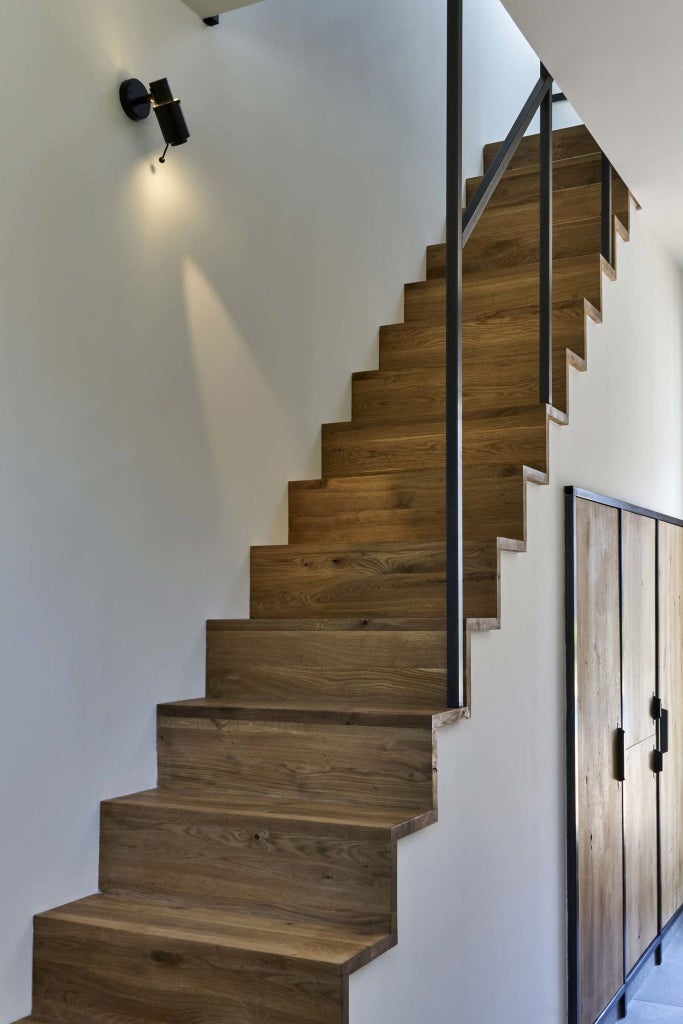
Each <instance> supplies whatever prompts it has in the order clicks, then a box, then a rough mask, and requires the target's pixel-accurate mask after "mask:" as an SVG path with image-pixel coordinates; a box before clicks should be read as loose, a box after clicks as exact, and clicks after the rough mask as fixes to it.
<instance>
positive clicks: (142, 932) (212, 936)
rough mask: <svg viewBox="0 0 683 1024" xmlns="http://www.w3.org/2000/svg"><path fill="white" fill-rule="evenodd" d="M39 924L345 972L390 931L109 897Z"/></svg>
mask: <svg viewBox="0 0 683 1024" xmlns="http://www.w3.org/2000/svg"><path fill="white" fill-rule="evenodd" d="M37 920H38V921H44V922H46V923H51V922H68V923H70V924H72V925H85V926H89V927H92V928H97V929H104V930H107V931H115V932H121V931H122V932H132V933H133V934H135V935H137V936H145V937H147V938H152V939H160V940H162V941H163V940H165V939H166V940H169V939H173V940H176V941H181V942H189V943H195V944H196V943H199V944H201V945H202V946H215V947H220V948H222V949H233V950H239V951H241V952H249V953H253V954H256V955H259V954H260V955H263V954H267V955H269V956H272V957H282V958H284V959H286V960H288V961H293V962H296V961H304V962H307V963H312V964H327V965H332V966H336V967H338V968H340V969H341V970H345V969H346V970H347V969H349V968H351V967H352V966H358V965H359V964H360V962H365V959H366V957H367V958H368V959H369V958H370V955H371V952H372V950H373V947H374V946H376V945H377V944H382V945H385V944H386V942H387V936H386V934H384V933H378V934H376V935H374V936H373V935H368V934H365V933H363V932H358V931H355V930H354V929H352V928H349V927H345V926H343V925H337V924H334V925H333V924H314V923H310V922H305V921H298V920H288V921H285V920H283V919H281V918H274V917H268V916H267V915H261V914H258V915H256V914H238V913H234V912H232V911H229V910H223V909H221V910H214V909H211V908H205V907H202V908H198V907H189V906H183V907H175V906H165V905H163V904H161V903H153V902H146V901H143V900H140V899H137V898H136V899H133V898H127V897H120V896H111V895H108V894H104V893H98V894H96V895H94V896H88V897H86V898H85V899H83V900H78V901H77V902H75V903H70V904H67V905H65V906H63V907H58V908H57V909H56V910H50V911H47V913H45V914H39V915H38V918H37Z"/></svg>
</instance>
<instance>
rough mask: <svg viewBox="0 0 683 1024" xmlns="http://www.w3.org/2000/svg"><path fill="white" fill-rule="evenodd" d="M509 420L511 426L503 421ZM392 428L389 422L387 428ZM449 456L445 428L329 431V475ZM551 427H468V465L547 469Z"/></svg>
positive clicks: (434, 463) (412, 465) (414, 465)
mask: <svg viewBox="0 0 683 1024" xmlns="http://www.w3.org/2000/svg"><path fill="white" fill-rule="evenodd" d="M504 426H505V430H503V427H504ZM386 429H387V430H388V429H389V428H386ZM444 459H445V436H444V434H440V435H438V436H437V435H434V434H429V435H425V436H423V437H420V436H413V437H410V436H407V437H399V438H394V437H391V436H390V435H389V436H387V437H386V438H381V437H377V436H374V435H372V436H369V437H364V436H363V434H362V432H361V431H348V432H347V433H346V434H345V433H343V432H342V431H341V430H338V431H336V432H335V433H334V434H332V433H331V434H330V435H329V436H328V437H327V438H326V437H325V435H323V473H324V475H325V476H358V475H360V474H362V473H397V472H401V471H403V470H417V469H419V468H420V467H421V466H423V467H425V468H426V469H440V468H441V467H442V466H443V464H444ZM547 461H548V460H547V429H546V428H545V427H542V426H533V427H527V428H509V429H508V427H507V425H503V424H502V423H501V424H500V426H498V427H496V426H494V427H485V428H484V427H481V426H478V427H477V428H476V432H475V430H474V428H472V427H471V426H470V425H469V424H467V423H466V424H465V426H464V428H463V463H464V465H465V466H482V465H490V466H502V465H510V464H515V463H517V464H519V465H525V466H529V467H531V468H532V469H537V470H539V471H540V472H542V473H545V472H547Z"/></svg>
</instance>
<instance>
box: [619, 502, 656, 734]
mask: <svg viewBox="0 0 683 1024" xmlns="http://www.w3.org/2000/svg"><path fill="white" fill-rule="evenodd" d="M621 537H622V549H621V550H622V581H623V593H622V601H623V605H622V607H623V632H622V637H623V641H622V642H623V663H622V673H623V674H622V685H623V693H624V729H625V730H626V746H627V747H631V746H633V745H634V744H635V743H640V742H642V740H644V739H646V738H647V737H648V736H651V735H652V734H653V732H654V731H655V724H654V721H653V718H652V698H653V697H654V695H655V669H656V629H657V626H656V588H657V571H656V540H657V524H656V523H655V521H654V519H648V518H647V517H646V516H640V515H635V514H634V513H632V512H622V521H621Z"/></svg>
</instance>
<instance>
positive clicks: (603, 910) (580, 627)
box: [576, 499, 624, 1024]
mask: <svg viewBox="0 0 683 1024" xmlns="http://www.w3.org/2000/svg"><path fill="white" fill-rule="evenodd" d="M576 538H577V541H576V543H577V608H578V617H577V624H576V657H577V700H578V715H577V764H578V772H577V777H578V793H577V819H578V847H579V894H578V895H579V972H580V978H581V989H580V1021H581V1024H593V1021H594V1020H595V1019H596V1017H597V1016H598V1015H599V1013H600V1012H601V1011H602V1009H603V1008H604V1007H605V1006H606V1005H607V1003H608V1002H609V1001H610V999H611V998H612V996H613V994H614V993H615V992H616V991H617V990H618V989H619V988H620V986H621V984H622V982H623V980H624V973H623V914H624V904H623V894H622V877H623V874H622V872H623V858H622V801H621V786H620V783H619V782H617V781H616V779H615V762H614V747H613V741H614V735H615V730H616V728H617V727H618V726H619V725H620V723H621V682H620V640H619V621H620V610H619V513H618V511H617V510H616V509H612V508H608V507H606V506H604V505H599V504H597V503H595V502H591V501H585V500H583V499H578V500H577V502H576Z"/></svg>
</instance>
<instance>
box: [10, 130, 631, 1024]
mask: <svg viewBox="0 0 683 1024" xmlns="http://www.w3.org/2000/svg"><path fill="white" fill-rule="evenodd" d="M496 149H497V146H496V145H493V146H487V147H486V150H485V166H488V165H489V164H490V162H491V160H492V159H493V156H494V154H495V152H496ZM600 175H601V154H600V151H599V148H598V146H597V144H596V143H595V141H594V140H593V139H592V137H591V136H590V134H589V133H588V131H587V130H586V129H585V128H583V127H578V128H569V129H564V130H562V131H558V132H556V133H554V190H555V193H554V195H555V203H554V228H555V232H554V238H555V241H554V245H555V251H554V267H553V272H554V310H553V321H554V365H553V382H554V390H553V394H554V405H553V406H552V407H550V406H544V405H540V404H539V403H538V398H537V396H538V387H539V370H538V309H539V268H538V263H539V244H538V237H539V211H538V189H539V184H538V180H539V179H538V137H527V138H526V139H525V140H524V141H523V142H522V144H521V146H520V148H519V149H518V151H517V153H516V155H515V157H514V159H513V161H512V163H511V165H510V167H509V169H508V171H507V172H506V174H505V176H504V178H503V181H502V183H501V185H500V187H499V189H498V190H497V192H496V194H495V196H494V198H493V200H492V201H491V203H490V205H489V207H488V209H487V211H486V213H485V215H484V217H483V218H482V221H481V223H480V224H479V226H478V228H477V230H476V232H475V234H474V236H473V238H472V240H471V242H470V243H469V245H468V246H467V248H466V249H465V252H464V285H463V335H464V336H463V461H464V470H463V472H464V552H465V576H464V587H465V590H464V593H465V612H466V616H467V621H468V630H467V633H468V636H467V640H468V644H469V640H470V637H471V634H472V633H474V632H476V631H479V630H487V629H493V628H498V626H499V625H500V621H501V608H500V586H499V581H500V552H501V550H502V549H508V550H515V551H522V550H523V549H524V546H525V540H526V514H525V492H526V485H527V483H528V482H529V481H531V482H534V483H537V484H539V483H546V482H547V480H548V473H549V465H548V424H549V421H550V420H551V419H552V420H554V421H556V422H558V423H565V422H566V421H567V414H568V412H569V409H568V390H569V388H568V384H569V376H570V374H569V368H570V367H573V368H575V369H578V370H584V369H585V368H586V321H587V319H588V318H590V319H592V320H594V321H596V322H599V320H600V316H601V306H602V303H601V294H602V288H603V283H604V281H605V278H607V279H610V280H611V279H613V278H614V276H615V270H614V268H613V267H611V266H609V265H608V264H607V263H606V261H605V260H604V259H603V257H602V256H601V254H600V253H601V246H600V239H601V233H600V225H601V219H600V218H601V206H600V180H601V179H600ZM477 184H478V181H476V180H475V181H470V182H468V186H467V188H468V193H469V195H471V194H472V193H473V192H474V189H475V188H476V186H477ZM629 212H630V197H629V194H628V191H627V189H626V187H625V186H624V184H623V183H622V182H621V181H619V180H618V179H615V182H614V214H615V216H614V230H615V231H617V232H618V233H619V234H620V235H621V236H622V237H623V238H624V239H627V238H628V229H629ZM445 267H446V251H445V247H444V246H443V245H434V246H431V247H430V248H429V250H428V252H427V278H426V280H425V281H421V282H418V283H415V284H408V285H407V286H406V289H405V321H404V323H401V324H394V325H391V326H388V327H384V328H382V329H381V332H380V362H379V369H378V370H376V371H371V372H363V373H358V374H355V375H354V379H353V415H352V420H351V421H350V422H349V423H332V424H326V425H325V426H324V427H323V433H322V479H321V480H313V481H303V482H296V483H292V484H290V489H289V543H288V544H286V545H282V546H267V547H255V548H253V550H252V553H251V609H250V611H251V618H250V619H249V620H246V621H217V622H210V623H209V624H208V631H207V683H206V694H207V696H206V698H205V699H202V700H188V701H183V702H180V703H176V704H169V705H163V706H161V707H160V708H159V714H158V760H159V785H158V788H157V789H155V790H151V791H149V792H145V793H139V794H135V795H133V796H129V797H124V798H121V799H118V800H110V801H106V802H105V803H104V804H103V805H102V812H101V855H100V889H101V892H100V893H98V894H97V895H94V896H90V897H88V898H86V899H83V900H80V901H78V902H76V903H72V904H69V905H68V906H65V907H62V908H60V909H58V910H53V911H50V912H49V913H45V914H40V915H39V916H38V917H37V918H36V920H35V951H34V1003H33V1016H32V1017H31V1018H28V1020H32V1021H46V1022H53V1024H57V1022H65V1024H115V1022H120V1024H124V1022H125V1024H161V1022H163V1024H189V1022H207V1024H208V1022H210V1024H345V1022H346V1021H348V979H349V975H350V974H351V973H352V972H353V971H354V970H356V969H357V968H358V967H360V966H361V965H363V964H366V963H368V962H369V961H371V960H372V959H373V958H374V957H376V956H379V955H380V954H381V953H383V952H384V951H385V950H387V949H389V948H390V947H391V946H392V945H394V944H395V943H396V942H397V941H398V935H397V930H396V854H397V849H396V848H397V843H398V840H399V839H400V838H401V837H402V836H405V835H408V834H410V833H412V832H414V831H416V830H417V829H421V828H423V827H425V826H427V825H430V824H432V823H434V822H435V821H436V817H437V791H436V778H437V773H436V730H437V729H438V728H439V727H441V726H445V725H447V724H449V723H453V722H455V721H457V720H461V719H465V718H467V717H468V714H469V712H468V711H467V709H458V710H449V709H448V708H447V702H446V682H445V677H446V669H445V666H446V638H445V539H444V538H445V281H444V273H445ZM468 682H469V681H468ZM475 682H476V680H475ZM456 926H457V922H456Z"/></svg>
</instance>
